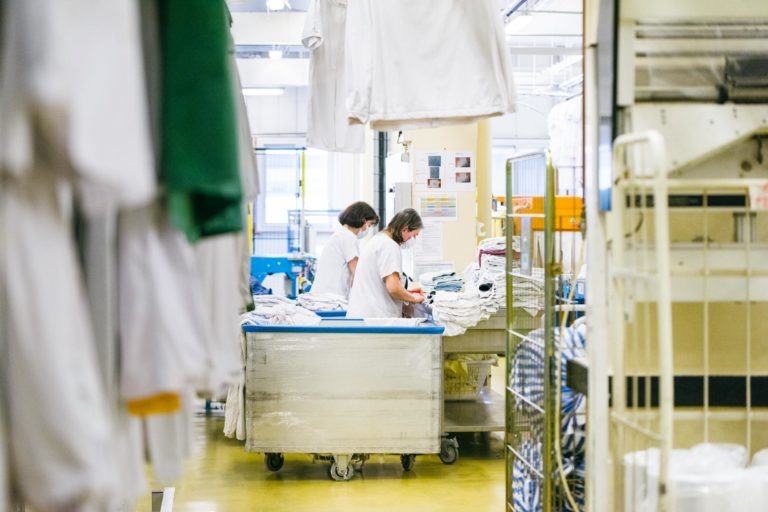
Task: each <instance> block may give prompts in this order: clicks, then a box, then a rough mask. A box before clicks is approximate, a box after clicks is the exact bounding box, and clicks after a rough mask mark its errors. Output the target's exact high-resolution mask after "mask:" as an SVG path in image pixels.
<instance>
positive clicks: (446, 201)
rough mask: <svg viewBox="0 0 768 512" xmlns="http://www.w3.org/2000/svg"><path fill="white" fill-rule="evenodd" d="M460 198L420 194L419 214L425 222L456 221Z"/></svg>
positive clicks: (436, 194) (441, 194)
mask: <svg viewBox="0 0 768 512" xmlns="http://www.w3.org/2000/svg"><path fill="white" fill-rule="evenodd" d="M457 204H458V198H457V197H456V194H446V193H431V192H427V193H425V194H419V196H418V207H419V213H420V214H421V217H422V218H423V219H424V220H456V218H457Z"/></svg>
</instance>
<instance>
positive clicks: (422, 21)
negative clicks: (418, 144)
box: [345, 0, 514, 131]
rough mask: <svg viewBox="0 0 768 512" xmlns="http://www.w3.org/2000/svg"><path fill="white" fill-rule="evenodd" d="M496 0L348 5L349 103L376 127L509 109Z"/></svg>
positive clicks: (457, 119)
mask: <svg viewBox="0 0 768 512" xmlns="http://www.w3.org/2000/svg"><path fill="white" fill-rule="evenodd" d="M498 7H499V5H498V1H496V0H455V1H452V2H446V1H445V0H420V1H418V2H414V1H413V0H388V1H386V2H381V1H378V0H356V1H354V2H350V3H349V5H348V7H347V25H346V47H345V51H346V88H347V92H346V107H347V115H348V117H349V119H350V122H352V123H367V122H370V125H371V128H372V129H374V130H381V131H393V130H395V131H396V130H404V129H414V128H428V127H434V126H442V125H448V124H456V123H470V122H474V121H477V120H480V119H483V118H486V117H491V116H498V115H503V114H506V113H507V112H512V111H514V88H513V84H512V65H511V62H510V58H509V49H508V47H507V44H506V40H505V36H504V30H503V27H502V21H501V14H500V13H499V8H498Z"/></svg>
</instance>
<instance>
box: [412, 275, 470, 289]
mask: <svg viewBox="0 0 768 512" xmlns="http://www.w3.org/2000/svg"><path fill="white" fill-rule="evenodd" d="M419 282H420V283H421V285H422V286H423V287H424V291H426V292H431V291H444V292H458V291H461V289H462V288H464V280H463V279H462V278H461V277H459V276H457V275H456V272H453V271H448V272H427V273H424V274H421V275H420V276H419Z"/></svg>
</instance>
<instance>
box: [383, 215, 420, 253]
mask: <svg viewBox="0 0 768 512" xmlns="http://www.w3.org/2000/svg"><path fill="white" fill-rule="evenodd" d="M423 227H424V223H423V222H422V221H421V216H420V215H419V212H417V211H416V210H414V209H413V208H406V209H404V210H400V211H399V212H397V213H396V214H395V216H394V217H392V220H390V221H389V224H387V231H389V232H390V233H391V234H392V240H394V241H395V242H396V243H397V245H401V244H402V243H403V228H408V231H415V230H417V229H421V228H423Z"/></svg>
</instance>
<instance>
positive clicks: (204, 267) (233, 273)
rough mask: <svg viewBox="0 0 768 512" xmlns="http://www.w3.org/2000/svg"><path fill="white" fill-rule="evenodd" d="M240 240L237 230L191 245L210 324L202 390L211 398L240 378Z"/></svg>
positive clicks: (241, 366) (241, 367)
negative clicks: (208, 360)
mask: <svg viewBox="0 0 768 512" xmlns="http://www.w3.org/2000/svg"><path fill="white" fill-rule="evenodd" d="M241 241H242V236H241V235H240V233H235V234H226V235H219V236H215V237H209V238H204V239H202V240H200V241H199V242H198V243H197V244H196V245H195V247H194V250H195V258H196V267H197V272H198V277H199V279H200V292H199V293H200V296H201V298H202V299H203V302H204V310H205V312H206V315H207V316H208V322H207V324H208V325H209V326H210V331H209V332H208V333H206V341H207V348H208V353H209V358H210V360H211V362H212V366H211V369H210V373H209V374H208V378H207V383H206V384H207V385H206V387H205V390H206V391H209V392H211V393H212V394H213V397H214V398H223V397H224V395H225V393H226V390H227V387H228V386H229V385H230V384H239V383H241V382H242V381H243V378H244V377H243V362H242V359H241V357H240V347H239V346H238V343H237V340H238V339H239V338H238V334H239V331H240V322H239V321H238V318H239V315H240V311H241V310H242V309H243V305H244V304H243V300H242V296H241V294H240V292H239V285H240V281H241V279H240V277H241V276H240V273H241V271H242V268H243V267H242V265H241V263H240V258H241V257H242V251H241V250H240V249H241Z"/></svg>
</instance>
